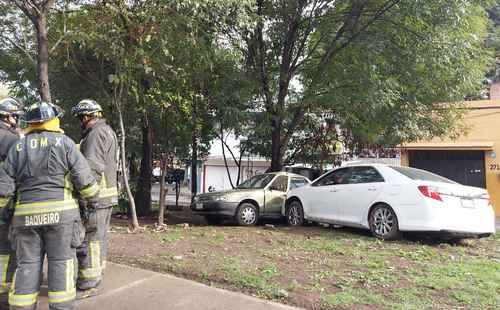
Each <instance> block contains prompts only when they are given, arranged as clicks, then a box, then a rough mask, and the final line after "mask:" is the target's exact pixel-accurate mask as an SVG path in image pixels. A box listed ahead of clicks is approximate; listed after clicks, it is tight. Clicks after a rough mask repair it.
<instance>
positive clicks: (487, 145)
mask: <svg viewBox="0 0 500 310" xmlns="http://www.w3.org/2000/svg"><path fill="white" fill-rule="evenodd" d="M494 145H495V143H494V142H493V141H457V142H415V143H405V144H403V145H401V146H400V148H401V149H403V150H470V151H489V150H492V149H493V146H494Z"/></svg>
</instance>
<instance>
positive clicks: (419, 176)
mask: <svg viewBox="0 0 500 310" xmlns="http://www.w3.org/2000/svg"><path fill="white" fill-rule="evenodd" d="M390 167H391V168H392V169H394V170H396V171H397V172H399V173H401V174H402V175H404V176H406V177H408V178H410V179H412V180H419V181H431V182H444V183H450V184H456V182H453V181H452V180H449V179H447V178H444V177H442V176H439V175H437V174H434V173H430V172H428V171H425V170H420V169H415V168H408V167H396V166H390Z"/></svg>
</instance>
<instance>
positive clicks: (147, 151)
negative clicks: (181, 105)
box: [135, 115, 153, 216]
mask: <svg viewBox="0 0 500 310" xmlns="http://www.w3.org/2000/svg"><path fill="white" fill-rule="evenodd" d="M152 148H153V132H152V131H151V127H150V126H149V122H148V119H147V115H144V118H143V124H142V160H141V171H140V173H139V179H138V180H137V189H136V192H135V204H136V205H137V215H139V216H150V215H151V213H152V208H151V164H152V161H153V152H152Z"/></svg>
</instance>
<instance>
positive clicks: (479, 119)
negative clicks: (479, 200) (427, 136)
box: [401, 100, 500, 216]
mask: <svg viewBox="0 0 500 310" xmlns="http://www.w3.org/2000/svg"><path fill="white" fill-rule="evenodd" d="M467 105H468V106H469V107H471V108H473V110H471V111H469V112H468V113H467V114H466V116H465V122H466V125H467V127H468V130H467V132H466V133H464V134H463V135H462V136H461V137H459V138H458V139H457V140H454V141H451V140H449V139H433V140H432V141H429V142H448V143H449V142H482V141H484V142H493V143H494V145H493V150H492V151H485V152H484V155H485V156H484V158H485V172H486V173H485V174H486V189H487V190H488V192H489V194H490V196H491V201H492V203H493V207H494V209H495V213H496V215H497V216H500V100H482V101H473V102H469V103H467ZM485 107H487V108H488V109H480V108H485ZM474 108H476V109H474ZM478 108H479V109H478ZM401 165H403V166H408V165H409V158H408V153H407V151H405V150H402V153H401Z"/></svg>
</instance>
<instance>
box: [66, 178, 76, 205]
mask: <svg viewBox="0 0 500 310" xmlns="http://www.w3.org/2000/svg"><path fill="white" fill-rule="evenodd" d="M73 189H74V187H73V182H71V177H70V175H69V173H68V174H66V175H65V176H64V200H70V199H74V198H75V197H73Z"/></svg>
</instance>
